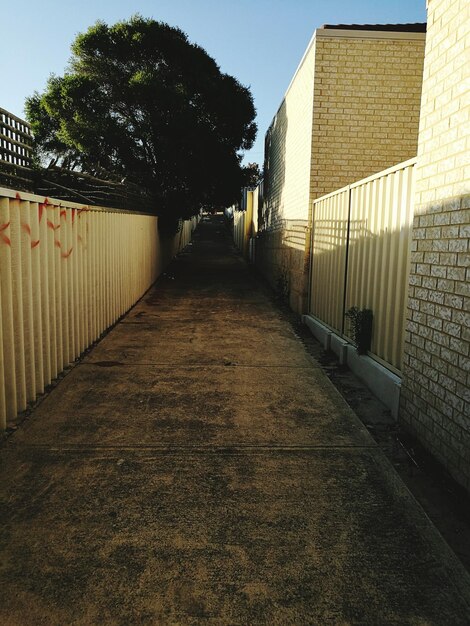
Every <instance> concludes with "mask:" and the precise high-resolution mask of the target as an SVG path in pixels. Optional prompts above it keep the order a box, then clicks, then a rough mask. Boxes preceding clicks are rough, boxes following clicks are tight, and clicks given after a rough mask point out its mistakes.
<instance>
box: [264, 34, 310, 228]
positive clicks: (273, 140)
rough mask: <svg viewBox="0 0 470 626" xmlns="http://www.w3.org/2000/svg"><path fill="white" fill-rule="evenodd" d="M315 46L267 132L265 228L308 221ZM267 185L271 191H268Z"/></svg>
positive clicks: (308, 52)
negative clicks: (284, 222)
mask: <svg viewBox="0 0 470 626" xmlns="http://www.w3.org/2000/svg"><path fill="white" fill-rule="evenodd" d="M314 69H315V46H314V45H311V46H310V47H309V48H308V49H307V52H306V54H305V56H304V58H303V60H302V62H301V64H300V66H299V68H298V70H297V72H296V74H295V77H294V79H293V80H292V83H291V85H290V86H289V88H288V90H287V93H286V95H285V97H284V100H283V102H282V104H281V106H280V108H279V110H278V112H277V114H276V116H275V117H274V119H273V121H272V124H271V127H270V129H269V131H268V133H267V142H266V143H267V150H266V159H265V214H266V217H265V227H266V228H268V229H269V228H271V229H272V228H277V227H281V226H282V224H281V223H280V222H282V220H286V219H287V220H290V219H306V217H307V212H308V204H309V184H310V156H309V155H310V151H311V137H312V110H313V75H314ZM266 182H267V188H266Z"/></svg>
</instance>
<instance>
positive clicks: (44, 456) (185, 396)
mask: <svg viewBox="0 0 470 626" xmlns="http://www.w3.org/2000/svg"><path fill="white" fill-rule="evenodd" d="M0 454H1V469H0V529H1V534H0V552H1V553H0V623H1V624H9V625H10V624H11V625H16V624H18V625H19V624H21V625H27V624H40V623H44V624H65V623H67V624H98V623H106V624H122V625H125V624H126V625H127V624H155V623H161V624H166V623H169V624H176V623H177V624H197V623H209V624H329V623H331V624H338V623H355V624H391V623H396V624H424V623H426V624H428V623H429V624H453V625H457V624H467V623H468V621H469V620H468V617H469V615H470V609H469V607H470V600H469V598H470V584H469V578H468V575H467V574H466V573H465V571H464V570H463V568H462V567H461V566H460V564H459V562H458V561H457V559H456V558H455V556H454V555H453V554H452V552H451V551H450V550H449V549H448V548H447V546H446V544H445V543H444V542H443V540H442V539H441V538H440V535H439V534H438V533H437V531H436V530H435V529H434V527H433V526H432V525H431V523H430V522H429V520H428V519H427V518H426V516H425V515H424V513H423V512H422V511H421V509H420V508H419V507H418V506H417V504H416V502H415V501H414V500H413V498H412V497H411V496H410V495H409V493H408V491H407V490H406V489H405V488H404V486H403V484H402V483H401V481H400V479H399V478H398V477H397V475H396V473H395V471H394V470H393V468H392V467H391V466H390V465H389V464H388V462H387V461H386V459H385V458H384V456H383V454H382V452H381V451H380V450H379V448H378V447H377V446H376V444H375V443H374V442H373V441H372V439H371V438H370V436H369V435H368V433H367V432H366V430H365V428H364V427H363V426H362V424H361V423H360V422H359V420H358V419H357V417H356V416H355V415H354V413H352V411H351V410H350V409H349V407H348V406H347V405H346V403H345V402H344V401H343V399H342V398H341V397H340V396H339V394H338V393H337V391H336V390H335V388H334V387H333V386H332V385H331V383H330V382H329V381H328V379H327V378H326V377H325V375H324V374H323V373H322V371H321V370H320V368H319V367H318V366H317V364H316V363H315V361H313V360H312V359H311V357H309V356H308V354H307V353H306V352H305V351H304V348H303V346H302V345H301V343H300V342H299V340H298V339H297V337H296V336H295V335H294V334H293V332H292V330H291V328H290V326H289V325H288V324H287V323H286V322H285V321H284V320H283V319H282V318H281V317H280V315H278V313H277V311H276V309H275V308H274V307H273V305H272V304H271V302H270V301H269V299H268V298H267V296H266V295H265V293H264V291H263V288H261V286H260V285H259V284H258V283H257V282H256V280H255V279H254V277H253V276H252V275H251V273H250V272H249V270H248V268H247V267H246V265H245V263H244V262H243V261H242V260H241V259H240V257H239V256H238V255H237V253H236V251H235V250H234V248H233V246H232V245H231V243H230V240H229V237H228V234H227V232H226V231H225V229H224V226H223V222H222V221H221V220H220V219H219V218H218V217H213V218H210V219H209V218H207V219H205V221H204V222H203V223H202V224H201V225H200V227H199V230H198V232H197V233H196V236H195V241H194V244H193V245H191V246H189V247H188V249H187V250H186V251H185V252H184V253H183V254H181V255H180V256H179V257H178V259H177V260H175V262H174V263H173V265H172V266H171V268H170V269H169V271H168V273H167V274H166V275H165V276H164V277H163V279H162V280H161V281H160V282H159V283H158V285H157V286H156V287H155V288H154V289H152V290H151V291H150V292H149V293H148V294H147V295H146V296H145V297H144V298H143V300H141V301H140V302H139V303H138V305H137V306H136V307H134V309H133V310H132V311H131V312H130V314H129V315H128V316H127V317H126V318H125V319H124V320H123V322H121V323H120V324H119V325H118V326H117V327H116V328H115V329H114V330H113V331H111V332H110V333H109V334H108V335H107V336H106V337H105V338H104V339H103V340H102V341H101V342H100V343H99V345H98V346H96V347H95V348H94V350H92V351H91V352H90V354H89V355H88V356H87V357H86V358H85V359H84V360H83V361H82V362H81V363H80V364H79V365H77V366H76V367H75V368H74V369H73V370H72V372H71V373H70V374H69V375H68V376H67V377H66V378H65V379H64V380H63V381H62V382H61V383H60V384H59V385H58V386H57V387H56V389H55V390H54V391H53V392H52V393H51V394H50V395H49V396H48V397H47V398H46V399H45V400H44V401H43V402H42V403H41V404H40V405H39V406H38V407H37V409H36V410H35V411H34V413H33V415H32V416H31V418H30V419H29V420H28V421H27V422H25V423H24V424H23V426H22V427H21V428H20V429H19V430H18V431H17V432H16V433H15V434H14V435H13V436H12V437H10V439H9V440H8V441H7V442H6V444H4V445H3V446H2V449H1V451H0Z"/></svg>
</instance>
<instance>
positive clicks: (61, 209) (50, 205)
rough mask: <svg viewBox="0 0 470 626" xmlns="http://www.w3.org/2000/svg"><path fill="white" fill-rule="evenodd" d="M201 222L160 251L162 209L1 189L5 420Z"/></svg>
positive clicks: (1, 416)
mask: <svg viewBox="0 0 470 626" xmlns="http://www.w3.org/2000/svg"><path fill="white" fill-rule="evenodd" d="M196 224H197V219H193V220H187V221H186V222H184V223H183V226H182V229H181V231H180V232H179V233H178V234H177V235H176V236H175V238H174V241H173V242H171V245H170V246H169V247H168V252H162V249H161V247H160V244H159V239H158V229H157V218H156V217H155V216H151V215H142V214H136V213H126V212H124V211H115V210H112V209H102V208H99V207H90V206H85V207H84V206H80V205H78V204H74V203H71V202H61V201H59V200H49V199H47V198H43V197H38V196H34V195H32V194H27V193H21V194H19V193H17V192H15V191H12V190H9V189H0V428H5V426H6V423H7V420H9V419H14V418H15V416H16V415H17V413H18V412H20V411H23V410H24V409H25V408H26V407H27V404H28V402H30V401H32V400H34V399H35V398H36V397H37V395H38V394H41V393H43V392H44V389H45V386H47V385H48V384H50V383H51V382H52V380H53V379H54V378H56V377H57V375H58V374H59V373H60V372H61V371H62V370H63V369H64V368H65V367H67V365H69V364H70V363H72V362H73V361H74V360H75V359H76V358H77V357H78V356H80V354H81V353H82V352H83V351H84V350H85V349H86V348H87V347H88V346H90V345H91V344H92V343H93V342H94V341H95V340H96V339H98V338H99V337H100V335H101V334H102V333H103V332H104V331H105V330H106V329H107V328H108V327H109V326H111V325H112V324H113V323H114V322H116V321H117V320H118V319H119V317H120V316H121V315H123V314H124V313H125V312H126V311H127V310H128V309H129V308H130V307H131V306H132V305H133V304H134V303H135V302H136V301H137V300H138V299H139V298H140V297H141V296H142V294H143V293H144V292H145V291H146V290H147V289H148V288H149V287H150V285H151V284H152V283H153V282H154V281H155V280H156V278H157V276H158V274H159V273H160V272H161V270H162V269H163V266H164V264H165V263H166V262H167V261H169V260H170V258H171V255H172V254H176V253H177V252H179V251H180V250H181V249H182V248H183V247H184V246H186V245H187V244H188V243H189V241H190V239H191V233H192V231H193V229H194V228H195V226H196Z"/></svg>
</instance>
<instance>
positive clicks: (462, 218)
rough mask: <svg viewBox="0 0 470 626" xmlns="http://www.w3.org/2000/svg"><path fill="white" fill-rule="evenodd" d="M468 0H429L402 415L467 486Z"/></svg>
mask: <svg viewBox="0 0 470 626" xmlns="http://www.w3.org/2000/svg"><path fill="white" fill-rule="evenodd" d="M469 33H470V3H469V2H468V0H430V2H429V3H428V33H427V40H426V53H425V63H424V80H423V95H422V110H421V117H420V128H419V143H418V164H417V181H416V192H415V218H414V228H413V238H412V253H411V272H410V284H409V301H408V312H407V319H408V322H407V332H406V339H405V357H404V367H403V386H402V394H401V396H402V397H401V407H400V419H401V420H402V421H403V422H404V423H405V424H406V425H407V426H408V428H410V429H411V430H412V431H413V432H414V433H415V435H416V436H417V437H418V438H419V439H420V440H421V441H422V442H423V443H424V445H425V446H426V447H427V448H428V449H429V450H430V451H431V452H432V453H433V454H434V455H435V456H436V457H437V458H438V459H439V460H440V461H441V462H442V463H443V464H444V465H445V467H446V468H447V469H448V471H449V472H450V473H451V474H452V475H453V476H454V478H455V479H456V480H457V481H459V482H460V483H461V484H462V485H463V486H465V487H466V488H467V490H470V391H469V390H470V247H469V236H470V172H469V165H468V154H469V149H470V133H469V126H468V122H469V113H470V97H469V87H468V85H469V81H470V57H469V55H470V36H469Z"/></svg>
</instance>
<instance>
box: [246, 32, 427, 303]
mask: <svg viewBox="0 0 470 626" xmlns="http://www.w3.org/2000/svg"><path fill="white" fill-rule="evenodd" d="M424 31H425V25H424V24H399V25H386V26H383V25H381V26H376V25H374V26H370V25H365V26H357V25H352V26H346V25H340V26H323V27H322V28H319V29H317V30H316V31H315V33H314V35H313V37H312V40H311V42H310V44H309V46H308V48H307V50H306V52H305V55H304V57H303V59H302V61H301V63H300V65H299V67H298V69H297V71H296V73H295V75H294V77H293V79H292V82H291V84H290V86H289V88H288V89H287V92H286V95H285V97H284V100H283V101H282V103H281V106H280V107H279V110H278V112H277V113H276V115H275V117H274V119H273V121H272V124H271V126H270V128H269V130H268V132H267V134H266V152H265V187H264V201H263V206H262V209H261V214H260V216H259V229H260V234H259V238H258V240H257V246H256V250H257V261H256V262H257V265H258V266H259V268H260V269H261V271H262V272H263V273H264V274H265V275H266V276H267V278H268V279H269V280H270V282H271V283H272V284H273V285H274V286H275V287H276V288H278V289H283V290H284V291H285V292H286V295H287V294H288V296H289V301H290V305H291V307H292V308H293V309H294V310H295V311H297V312H302V311H303V310H304V309H305V301H306V294H307V281H306V277H307V273H308V236H307V235H308V224H309V223H310V222H309V213H310V210H311V204H312V201H313V200H314V199H315V198H317V197H319V196H321V195H323V194H325V193H328V192H330V191H333V190H335V189H337V188H338V187H341V186H343V185H346V184H348V183H351V182H353V181H355V180H357V179H359V178H363V177H365V176H369V175H371V174H373V173H375V172H378V171H380V170H382V169H384V168H387V167H390V166H392V165H394V164H395V163H397V162H399V161H404V160H406V159H409V158H412V157H414V156H415V155H416V151H417V139H418V124H419V110H420V97H421V85H422V73H423V59H424V44H425V33H424Z"/></svg>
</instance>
